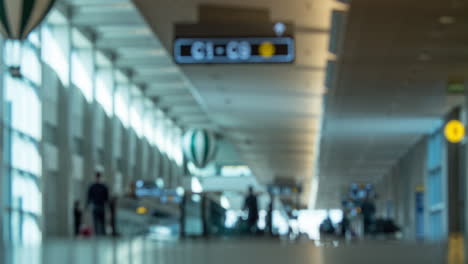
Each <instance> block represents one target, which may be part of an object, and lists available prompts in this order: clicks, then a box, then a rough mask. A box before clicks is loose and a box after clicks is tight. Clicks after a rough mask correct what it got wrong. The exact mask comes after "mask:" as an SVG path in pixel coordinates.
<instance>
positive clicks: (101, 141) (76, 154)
mask: <svg viewBox="0 0 468 264" xmlns="http://www.w3.org/2000/svg"><path fill="white" fill-rule="evenodd" d="M52 13H53V14H52V15H51V16H50V17H49V19H48V20H46V22H45V23H44V24H43V25H41V26H40V27H39V28H38V29H37V30H36V31H35V32H33V33H32V34H31V35H30V37H29V39H28V40H27V41H26V42H25V43H24V47H23V61H22V68H21V71H22V74H23V77H22V78H21V79H14V78H12V77H10V75H9V73H8V72H6V71H5V72H4V73H3V79H2V80H3V81H2V86H3V87H2V88H3V90H2V91H3V98H4V100H3V104H4V109H5V111H4V116H3V118H4V120H5V128H4V135H5V137H4V139H3V140H4V150H3V152H4V153H5V155H4V161H3V167H4V174H5V177H4V179H5V180H4V183H5V184H3V185H0V186H1V187H2V188H3V189H2V190H1V191H2V194H3V198H4V199H3V200H5V203H4V207H3V209H4V212H3V214H2V217H3V220H4V221H3V223H4V226H3V227H0V228H2V230H4V232H0V233H3V234H4V240H6V241H9V242H13V243H20V244H34V243H40V241H41V240H42V237H43V235H42V234H43V233H44V228H43V227H44V222H45V220H44V217H45V214H46V212H44V209H43V208H44V206H43V201H44V198H45V197H44V196H43V188H42V187H43V185H44V179H45V177H46V176H45V175H46V174H50V175H56V176H54V177H74V178H75V179H73V181H72V180H71V179H70V182H73V184H74V183H75V182H74V181H81V183H82V184H83V185H85V184H86V182H85V181H86V179H84V177H86V176H80V175H83V174H84V173H83V172H84V171H86V170H85V169H83V167H86V166H85V165H83V163H86V162H87V159H85V157H84V156H85V155H87V153H88V152H86V151H85V149H83V148H84V146H87V145H91V146H92V147H93V148H94V149H93V152H97V153H98V154H97V155H96V157H94V159H96V160H95V161H94V163H93V166H96V165H101V164H102V163H103V162H104V159H103V158H101V156H102V155H105V154H106V151H107V150H106V149H103V148H105V147H106V146H107V145H106V144H105V143H106V137H107V136H108V134H107V133H109V130H107V128H106V126H105V125H104V124H105V123H106V122H107V121H109V120H110V121H112V122H113V123H112V126H107V127H111V130H115V131H111V132H110V133H112V134H113V135H114V136H113V138H114V141H113V142H116V140H117V144H119V146H118V147H115V148H114V150H113V151H114V152H115V153H113V154H112V155H111V156H112V158H114V159H117V160H116V161H115V164H116V165H115V167H116V168H115V170H116V171H117V172H115V174H116V175H118V176H115V175H114V176H112V177H115V178H119V177H120V178H125V177H134V179H138V178H145V175H131V176H128V175H125V173H128V171H129V170H125V166H122V165H121V163H122V162H126V157H127V155H128V156H135V153H133V152H135V151H136V150H138V149H143V148H132V147H131V146H132V145H133V146H135V144H134V142H133V141H136V142H140V141H143V142H144V141H147V142H149V144H150V147H152V148H154V150H157V151H153V152H154V153H162V155H165V156H167V159H162V160H166V161H167V162H170V163H171V164H165V165H164V166H179V167H180V166H182V164H183V156H182V149H181V144H180V142H181V137H182V130H181V129H180V128H179V127H178V126H177V125H176V124H174V123H173V122H172V121H170V120H169V119H168V118H167V117H166V116H165V115H164V113H163V112H162V111H161V110H160V109H158V108H157V107H156V105H155V104H154V103H153V102H152V101H150V100H148V99H147V98H145V96H144V94H143V93H142V90H141V87H139V86H137V85H136V84H134V83H132V81H131V78H129V76H127V75H126V74H124V72H122V71H121V70H119V69H116V68H115V67H114V64H113V61H112V59H111V58H109V57H107V56H106V55H105V54H104V53H102V52H101V51H99V50H97V49H96V48H95V46H94V45H93V43H92V41H91V38H88V37H87V36H86V34H83V33H82V32H81V31H80V30H78V29H76V28H73V27H72V26H71V25H70V23H68V22H67V19H66V18H65V17H63V16H60V14H59V12H58V11H56V10H53V11H52ZM7 59H9V58H8V54H6V53H5V54H4V58H3V60H4V61H5V60H7ZM46 71H47V74H44V72H46ZM49 72H52V75H54V76H56V78H57V80H58V82H59V83H60V87H61V88H57V87H45V85H44V87H42V86H43V83H44V82H43V79H44V78H46V77H44V76H48V77H47V78H49V76H50V75H51V74H49ZM47 86H49V84H48V85H47ZM61 91H62V92H63V91H65V92H67V93H70V95H71V96H70V98H69V99H64V98H63V97H64V96H63V94H61ZM45 93H54V95H51V94H45ZM63 102H66V103H67V104H70V106H68V105H65V106H64V105H63ZM89 106H92V107H89ZM94 106H95V107H94ZM62 107H66V108H68V109H69V110H68V111H69V113H67V117H68V119H70V122H69V123H70V126H69V130H70V131H66V132H64V131H59V128H60V127H64V125H63V123H62V124H59V122H60V121H59V120H62V122H63V120H64V119H63V114H62V117H61V118H62V119H60V118H59V117H58V116H60V115H61V113H59V111H60V109H62ZM43 109H46V110H44V112H47V114H46V115H44V116H43V114H42V111H43ZM89 109H91V110H90V111H93V112H92V114H91V116H92V117H91V118H92V119H93V120H94V122H95V125H93V126H92V129H93V132H92V133H91V134H92V135H93V140H90V139H88V138H87V135H89V133H88V134H87V133H85V131H86V129H87V127H89V124H88V123H87V121H88V119H86V118H89V115H87V114H86V113H87V111H88V110H89ZM66 122H67V121H66ZM67 123H68V122H67ZM65 127H67V126H66V125H65ZM43 129H44V131H47V132H45V134H44V140H43ZM117 130H119V131H117ZM126 131H127V132H129V133H125V132H126ZM132 131H133V132H134V133H132ZM64 133H69V134H70V135H68V136H69V137H70V138H71V140H70V142H72V143H70V144H72V147H71V148H70V149H69V151H71V153H60V151H61V149H60V148H59V147H58V145H59V144H62V143H59V140H58V138H59V137H61V138H62V134H64ZM132 134H134V135H136V139H135V138H133V137H132V136H131V135H132ZM46 137H47V139H45V138H46ZM124 138H126V140H124ZM46 141H47V142H46ZM88 141H89V142H88ZM65 142H67V141H65ZM125 142H127V143H125ZM128 142H133V143H128ZM45 143H47V144H45ZM124 144H129V147H127V148H125V147H123V145H124ZM44 145H52V146H54V147H55V153H56V155H55V156H57V157H55V158H53V157H52V156H50V155H49V152H47V153H48V154H47V155H45V154H43V153H46V152H44V151H45V150H44ZM124 151H128V152H132V153H125V154H124V153H123V152H124ZM145 151H147V152H149V151H148V150H145ZM63 155H70V157H71V158H70V159H71V164H72V165H71V167H72V169H73V170H74V171H77V170H80V172H79V173H76V172H74V173H71V174H72V175H60V172H59V170H60V166H58V164H53V163H58V162H59V160H60V159H59V158H58V157H60V156H63ZM43 158H44V160H43ZM155 158H157V159H158V160H159V157H155ZM77 160H78V161H79V162H78V161H77ZM75 161H76V162H75ZM46 164H47V165H46ZM50 164H52V165H50ZM158 164H159V163H158ZM160 166H162V165H160ZM45 167H47V168H45ZM157 170H158V169H157V168H156V171H157ZM46 171H47V172H46ZM141 171H142V172H146V173H152V175H154V173H153V172H148V171H147V170H141ZM180 171H182V170H180ZM51 177H52V176H51ZM158 177H161V176H158ZM164 177H167V175H164ZM154 180H156V179H154ZM113 181H114V184H115V183H116V182H122V180H116V179H114V180H113ZM60 184H62V181H60ZM120 184H121V183H120ZM77 188H78V187H77ZM80 191H82V190H78V192H80ZM72 192H73V193H76V192H77V190H75V189H72ZM47 195H48V196H49V197H53V196H52V194H51V193H47ZM59 195H68V194H63V193H60V191H58V190H56V192H55V194H54V196H55V198H56V199H57V200H60V196H59ZM72 195H75V194H72ZM75 198H76V197H75ZM75 198H72V199H75ZM5 230H6V231H5Z"/></svg>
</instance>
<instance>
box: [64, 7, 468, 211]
mask: <svg viewBox="0 0 468 264" xmlns="http://www.w3.org/2000/svg"><path fill="white" fill-rule="evenodd" d="M61 2H62V3H65V5H66V7H67V8H69V7H71V8H72V14H73V15H72V18H73V19H72V23H73V24H74V25H76V26H78V27H79V28H80V29H82V30H83V31H86V32H91V33H92V34H95V35H96V36H97V41H96V42H97V43H96V45H97V47H98V48H99V49H100V50H102V51H105V52H106V54H110V55H111V57H112V58H114V59H115V65H116V66H117V67H118V68H119V69H122V71H124V72H126V73H128V74H129V75H130V76H131V77H132V78H133V80H135V81H136V82H137V83H138V85H139V87H140V88H141V90H142V91H144V94H145V96H147V97H148V98H151V100H152V101H153V103H154V104H155V105H156V106H158V107H160V108H162V109H163V110H164V112H165V113H166V115H167V116H169V117H170V118H171V119H172V120H173V121H174V122H175V123H176V124H178V125H180V126H182V127H185V128H187V127H204V128H211V129H213V130H215V131H217V132H218V133H220V134H222V135H223V136H224V138H225V139H227V140H228V141H230V142H231V143H233V144H234V145H235V147H236V149H237V151H238V152H239V154H240V156H241V157H242V158H243V159H244V160H245V162H246V163H247V164H248V165H249V166H250V167H251V168H252V170H253V172H254V174H255V175H256V176H257V179H258V181H259V182H260V183H263V184H266V183H270V182H273V181H275V180H276V179H278V178H282V179H284V178H287V179H290V180H291V181H295V182H299V183H302V184H303V185H304V189H305V193H304V195H303V199H302V202H303V204H312V205H313V204H314V203H313V202H314V201H315V199H314V198H315V197H318V199H317V204H316V205H317V207H320V208H330V207H337V206H339V201H340V190H341V189H343V188H344V187H345V186H347V185H348V184H349V183H351V182H374V183H376V182H378V181H379V180H380V179H381V178H382V177H383V176H385V175H386V174H387V173H388V172H389V171H390V170H391V168H392V167H393V166H394V165H395V163H396V162H397V161H398V160H399V159H400V158H401V157H402V156H403V155H404V154H405V153H406V152H407V151H408V150H409V148H410V147H411V146H412V145H414V144H415V143H416V142H417V141H418V140H419V139H420V138H421V137H422V135H424V134H426V133H428V132H430V131H432V130H433V129H435V128H436V127H437V126H438V125H440V122H441V118H442V116H443V115H444V114H445V113H447V112H448V110H449V109H450V107H451V106H453V104H457V103H459V102H460V101H459V99H458V98H455V100H452V99H453V98H449V97H447V96H446V94H445V85H446V82H447V79H448V77H449V76H452V75H463V76H464V75H465V74H466V73H468V63H467V62H468V34H465V30H466V28H468V16H466V14H467V12H468V6H467V3H466V2H467V1H465V0H450V1H445V0H444V1H442V0H426V1H422V0H379V1H374V0H353V1H352V4H351V7H350V9H349V10H348V8H347V5H346V4H343V3H342V2H346V1H332V0H289V1H283V0H254V1H252V0H238V1H236V2H233V1H229V0H152V1H150V0H133V1H131V0H105V1H104V0H102V1H91V0H63V1H61ZM200 4H217V5H226V6H232V5H233V4H235V6H239V7H252V8H266V9H267V10H269V13H270V18H271V21H287V22H293V23H294V24H295V33H294V34H295V39H296V42H297V43H296V56H297V59H296V62H295V63H294V64H291V65H250V66H249V65H242V66H240V65H223V66H207V65H191V66H183V67H179V66H177V65H174V64H173V62H172V58H171V55H170V51H171V50H172V42H173V39H174V32H173V28H174V25H175V24H177V23H180V22H190V23H197V22H198V21H199V17H198V7H199V5H200ZM333 9H335V10H344V11H347V25H346V32H345V34H344V35H343V37H342V40H343V41H342V43H343V44H342V46H340V47H339V48H337V49H338V52H337V53H336V54H331V53H329V52H328V50H329V42H330V35H331V36H332V38H331V40H332V41H331V42H332V43H333V42H334V41H336V40H334V39H333V31H334V30H333V28H332V25H331V21H332V10H333ZM66 10H67V9H65V11H66ZM396 14H397V15H396ZM330 33H331V34H330ZM335 38H336V36H335ZM329 61H331V62H332V63H331V64H329V63H328V62H329ZM329 65H331V66H333V67H331V68H330V67H327V66H329ZM330 69H331V70H330ZM466 77H468V76H466ZM326 80H327V85H326V86H325V85H324V83H325V81H326ZM319 153H320V157H319ZM314 175H318V177H319V178H318V179H319V181H318V182H319V186H312V183H313V182H316V181H314V180H313V177H314ZM317 187H318V194H316V195H314V192H313V190H315V189H317ZM311 201H312V203H310V202H311Z"/></svg>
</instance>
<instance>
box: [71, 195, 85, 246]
mask: <svg viewBox="0 0 468 264" xmlns="http://www.w3.org/2000/svg"><path fill="white" fill-rule="evenodd" d="M82 223H83V211H82V210H81V206H80V201H78V200H77V201H75V203H74V204H73V225H74V231H75V236H76V237H77V236H79V235H80V232H81V225H82Z"/></svg>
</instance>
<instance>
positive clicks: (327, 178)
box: [317, 0, 468, 208]
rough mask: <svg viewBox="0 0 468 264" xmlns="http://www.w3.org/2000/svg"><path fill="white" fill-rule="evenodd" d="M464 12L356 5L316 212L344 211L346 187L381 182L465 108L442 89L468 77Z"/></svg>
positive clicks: (331, 107) (357, 0)
mask: <svg viewBox="0 0 468 264" xmlns="http://www.w3.org/2000/svg"><path fill="white" fill-rule="evenodd" d="M467 13H468V5H467V1H456V0H455V1H440V0H428V1H416V0H412V1H408V0H379V1H372V0H353V1H352V4H351V7H350V10H349V13H348V17H347V29H346V34H345V36H344V41H343V46H342V49H341V52H340V56H339V60H338V65H337V66H338V67H337V68H338V71H337V74H336V76H334V83H333V85H332V86H331V89H330V90H329V93H328V96H327V101H326V110H325V112H326V114H325V117H324V126H323V131H322V142H321V149H320V162H319V164H320V166H319V170H320V173H319V175H320V179H319V180H320V183H319V192H318V197H322V198H325V199H319V200H318V201H317V202H318V203H317V206H318V207H322V208H330V207H331V208H333V207H337V206H339V201H340V198H341V197H340V194H341V193H340V192H339V191H338V190H342V189H343V188H344V187H345V186H347V185H348V184H349V183H352V182H362V183H378V182H379V180H380V179H381V178H382V177H383V176H385V175H386V174H388V173H389V171H390V170H391V169H392V167H393V166H394V165H395V164H396V163H397V162H398V160H399V159H400V158H402V156H403V155H404V154H405V153H406V152H407V151H408V150H409V149H410V148H411V146H413V145H414V144H415V143H417V141H418V140H420V139H421V137H422V136H423V135H424V134H427V133H430V132H432V131H434V130H435V129H436V128H437V127H438V126H440V125H441V121H442V118H443V116H444V115H445V114H446V113H447V112H448V111H449V109H450V107H452V106H453V105H455V104H459V103H460V100H459V98H450V97H447V96H446V92H445V91H446V83H447V81H448V79H449V78H450V77H451V76H456V75H459V74H461V75H466V73H467V72H468V71H467V67H468V34H466V33H465V31H466V28H467V26H468V17H467V16H466V14H467ZM461 102H462V101H461Z"/></svg>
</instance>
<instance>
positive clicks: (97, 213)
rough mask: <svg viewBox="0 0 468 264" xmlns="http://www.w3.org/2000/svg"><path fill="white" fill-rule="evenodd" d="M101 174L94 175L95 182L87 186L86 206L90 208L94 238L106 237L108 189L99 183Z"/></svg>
mask: <svg viewBox="0 0 468 264" xmlns="http://www.w3.org/2000/svg"><path fill="white" fill-rule="evenodd" d="M101 177H102V175H101V173H99V172H97V173H96V181H95V182H94V183H93V184H91V186H89V189H88V202H87V206H92V209H91V210H92V214H93V223H94V232H95V234H96V236H104V235H106V224H105V219H106V206H107V204H108V203H109V189H108V188H107V186H106V185H105V184H103V183H102V182H101V180H102V179H101Z"/></svg>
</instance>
